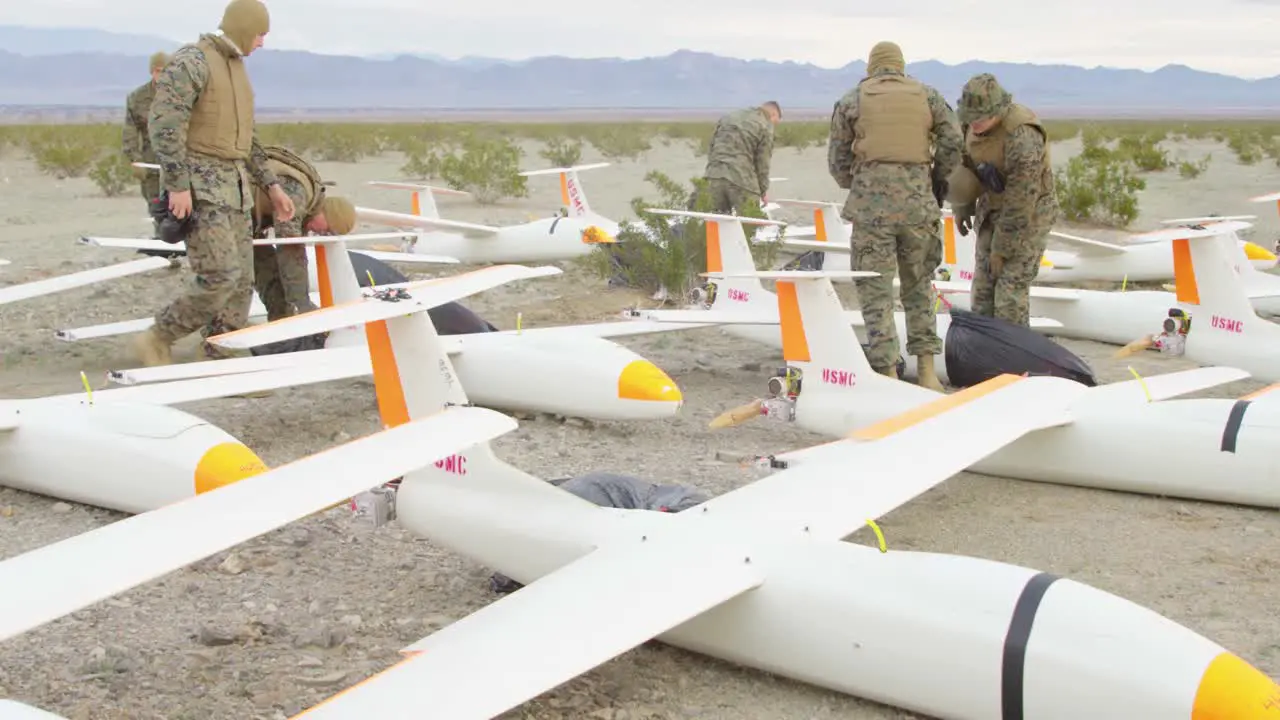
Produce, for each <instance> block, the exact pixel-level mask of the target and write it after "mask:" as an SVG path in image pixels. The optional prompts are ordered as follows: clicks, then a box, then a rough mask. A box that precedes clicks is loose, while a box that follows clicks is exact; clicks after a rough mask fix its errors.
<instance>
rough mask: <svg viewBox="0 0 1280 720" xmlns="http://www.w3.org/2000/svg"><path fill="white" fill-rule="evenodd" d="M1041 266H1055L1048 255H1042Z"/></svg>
mask: <svg viewBox="0 0 1280 720" xmlns="http://www.w3.org/2000/svg"><path fill="white" fill-rule="evenodd" d="M1040 267H1047V268H1051V267H1053V261H1052V260H1050V259H1049V258H1047V257H1044V256H1041V257H1040Z"/></svg>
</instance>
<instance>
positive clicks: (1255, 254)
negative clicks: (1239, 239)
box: [1244, 242, 1276, 262]
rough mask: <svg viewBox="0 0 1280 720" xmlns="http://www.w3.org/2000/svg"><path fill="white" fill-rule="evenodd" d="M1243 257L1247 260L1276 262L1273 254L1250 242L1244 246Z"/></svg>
mask: <svg viewBox="0 0 1280 720" xmlns="http://www.w3.org/2000/svg"><path fill="white" fill-rule="evenodd" d="M1244 256H1245V257H1247V258H1249V259H1250V260H1265V261H1267V262H1275V261H1276V254H1275V253H1273V252H1271V251H1270V250H1268V249H1266V248H1264V247H1262V246H1261V245H1256V244H1254V243H1251V242H1247V243H1245V244H1244Z"/></svg>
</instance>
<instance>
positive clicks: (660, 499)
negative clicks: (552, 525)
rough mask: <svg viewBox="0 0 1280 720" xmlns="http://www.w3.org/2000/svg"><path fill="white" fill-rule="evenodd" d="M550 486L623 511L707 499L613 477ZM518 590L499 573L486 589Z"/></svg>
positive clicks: (590, 476)
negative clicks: (556, 486) (555, 486)
mask: <svg viewBox="0 0 1280 720" xmlns="http://www.w3.org/2000/svg"><path fill="white" fill-rule="evenodd" d="M552 483H553V484H555V485H558V486H559V487H561V488H563V489H564V490H565V491H567V492H571V493H573V494H574V495H577V496H578V497H580V498H582V499H583V500H587V501H589V502H592V503H595V504H596V505H599V506H600V507H612V508H622V509H624V510H653V511H656V512H680V511H682V510H688V509H689V508H691V507H694V506H696V505H701V504H702V503H704V502H706V501H707V500H708V499H709V496H707V495H706V494H704V493H702V492H699V491H697V490H695V489H693V488H691V487H688V486H685V485H655V484H653V483H651V482H646V481H644V480H641V479H640V478H635V477H631V476H629V475H615V474H614V473H604V472H596V473H587V474H586V475H579V476H578V477H575V478H568V479H565V480H561V481H559V482H556V481H552ZM521 587H523V586H522V585H521V584H520V583H518V582H516V581H515V580H512V579H511V578H509V577H507V576H506V575H503V574H501V573H494V574H493V576H492V577H490V578H489V589H491V590H493V592H495V593H499V594H506V593H512V592H515V591H516V590H519V589H520V588H521Z"/></svg>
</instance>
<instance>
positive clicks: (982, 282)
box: [952, 73, 1059, 327]
mask: <svg viewBox="0 0 1280 720" xmlns="http://www.w3.org/2000/svg"><path fill="white" fill-rule="evenodd" d="M959 117H960V123H961V127H962V131H963V133H964V136H965V149H964V155H965V157H964V165H963V166H962V168H961V169H960V170H957V171H956V172H957V174H964V175H966V176H967V182H966V183H965V184H967V185H969V186H971V187H972V188H973V189H974V190H975V191H976V193H972V192H971V193H968V195H969V196H970V197H954V198H953V199H952V207H953V209H954V210H955V215H956V218H957V223H959V222H960V220H961V219H967V218H969V217H970V216H973V218H974V220H973V227H975V228H977V231H978V241H977V252H976V256H975V258H974V261H975V262H974V273H973V289H972V303H973V310H974V312H977V313H980V314H982V315H987V316H991V317H998V318H1002V319H1004V320H1007V321H1009V322H1011V323H1015V324H1018V325H1022V326H1024V327H1026V326H1029V325H1030V322H1031V312H1030V301H1031V283H1032V281H1033V280H1035V277H1036V274H1037V273H1039V272H1040V261H1041V258H1042V257H1043V256H1044V251H1045V246H1046V244H1047V243H1048V235H1049V230H1050V229H1051V228H1052V227H1053V224H1054V223H1055V222H1057V220H1058V218H1059V209H1058V201H1057V197H1056V196H1055V193H1054V180H1053V167H1052V165H1051V164H1050V159H1049V142H1048V135H1047V133H1046V132H1045V130H1044V126H1043V125H1042V124H1041V123H1040V121H1039V119H1037V118H1036V116H1035V113H1033V112H1031V111H1030V110H1028V109H1027V108H1025V107H1023V106H1021V105H1019V104H1017V103H1015V102H1013V97H1012V96H1011V95H1010V94H1009V93H1008V92H1007V91H1005V89H1004V88H1002V87H1000V84H999V82H997V81H996V79H995V78H994V77H993V76H991V75H990V74H989V73H982V74H980V75H976V76H974V77H973V78H971V79H970V80H969V82H967V83H965V86H964V91H963V93H962V94H961V96H960V106H959ZM990 117H999V118H1000V121H999V122H998V123H997V124H996V125H995V126H994V127H992V128H991V129H990V130H988V131H987V132H985V133H983V134H978V133H975V132H973V129H972V128H971V127H970V126H971V125H972V124H973V123H974V122H976V121H978V120H981V119H984V118H990ZM984 163H985V164H988V165H990V166H992V167H994V168H995V170H996V171H998V172H999V174H1000V176H1001V177H1002V178H1003V180H1004V190H1003V192H996V191H995V190H993V189H989V188H987V187H985V186H984V185H981V184H979V182H977V181H976V178H977V176H978V175H975V174H974V173H975V171H976V170H977V169H978V168H979V165H981V164H984ZM979 174H981V173H979ZM956 184H957V185H958V184H960V183H956ZM961 232H967V230H965V228H963V227H961ZM993 258H994V262H993ZM993 264H994V266H995V267H993Z"/></svg>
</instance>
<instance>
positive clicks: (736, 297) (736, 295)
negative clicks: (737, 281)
mask: <svg viewBox="0 0 1280 720" xmlns="http://www.w3.org/2000/svg"><path fill="white" fill-rule="evenodd" d="M729 299H730V300H732V301H734V302H747V301H749V300H751V295H750V294H749V293H747V292H745V291H743V290H734V289H733V288H729Z"/></svg>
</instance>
